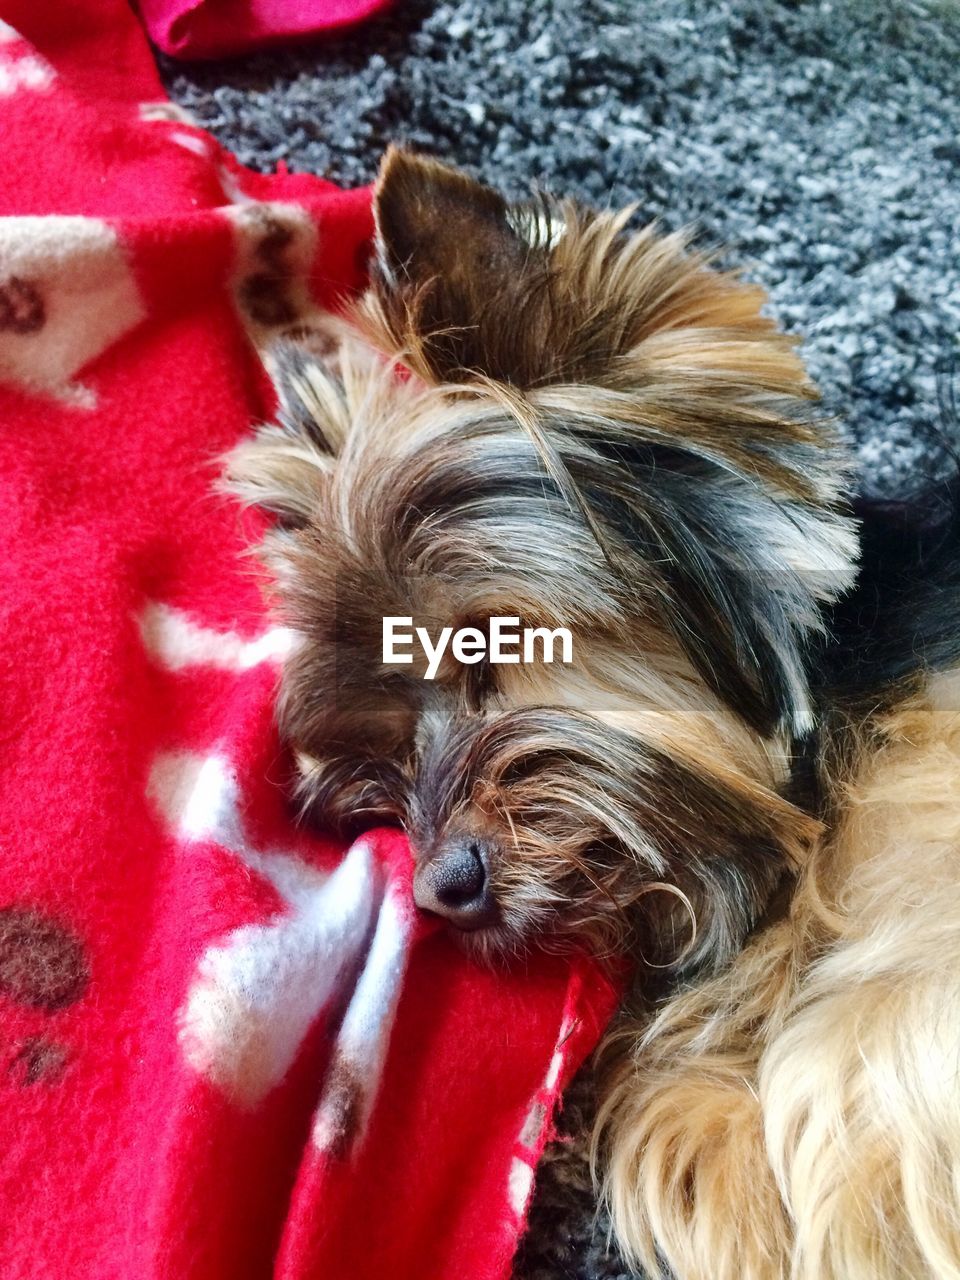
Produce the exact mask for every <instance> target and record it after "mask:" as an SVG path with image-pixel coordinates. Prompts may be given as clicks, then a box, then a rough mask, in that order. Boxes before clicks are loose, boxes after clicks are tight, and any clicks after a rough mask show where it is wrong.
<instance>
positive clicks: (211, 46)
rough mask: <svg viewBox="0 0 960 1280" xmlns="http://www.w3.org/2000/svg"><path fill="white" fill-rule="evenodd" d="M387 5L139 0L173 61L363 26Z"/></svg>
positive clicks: (372, 1) (380, 1) (343, 0)
mask: <svg viewBox="0 0 960 1280" xmlns="http://www.w3.org/2000/svg"><path fill="white" fill-rule="evenodd" d="M389 3H390V0H239V2H237V0H233V3H224V2H223V0H139V7H140V13H141V16H142V18H143V22H144V25H145V26H146V28H147V31H148V32H149V34H150V39H151V40H152V41H153V43H154V44H155V45H157V47H158V48H160V49H162V50H163V51H164V53H169V54H172V55H173V56H174V57H175V58H219V57H223V56H224V55H229V54H235V53H244V52H247V51H249V50H251V49H257V48H259V47H261V46H262V45H266V44H273V43H275V42H277V41H279V40H291V39H297V38H303V37H306V36H315V35H320V34H322V33H323V32H325V31H335V30H337V29H338V28H340V27H348V26H352V25H353V24H354V23H356V22H362V21H363V20H364V19H365V18H369V17H371V16H372V15H373V14H375V13H378V12H379V11H380V10H381V9H385V8H386V7H387V5H388V4H389Z"/></svg>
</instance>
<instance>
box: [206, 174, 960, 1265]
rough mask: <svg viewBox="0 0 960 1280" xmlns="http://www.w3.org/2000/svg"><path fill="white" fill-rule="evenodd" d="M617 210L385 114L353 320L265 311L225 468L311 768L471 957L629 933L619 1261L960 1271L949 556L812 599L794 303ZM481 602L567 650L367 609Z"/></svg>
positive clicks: (300, 751)
mask: <svg viewBox="0 0 960 1280" xmlns="http://www.w3.org/2000/svg"><path fill="white" fill-rule="evenodd" d="M629 213H630V211H629V210H627V211H624V212H622V213H607V212H604V213H597V212H591V211H589V210H585V209H582V208H580V207H578V206H576V205H575V204H573V203H569V202H557V203H554V202H553V201H549V200H542V201H539V202H534V203H531V204H529V205H508V204H507V203H506V202H505V201H504V200H503V199H502V198H501V197H500V196H499V195H497V194H495V193H494V192H493V191H490V190H488V189H486V188H484V187H482V186H480V185H479V184H477V183H475V182H473V181H472V180H470V179H468V178H467V177H465V176H463V175H461V174H459V173H457V172H455V171H453V170H450V169H447V168H445V167H443V166H441V165H439V164H437V163H436V162H434V161H432V160H428V159H424V158H421V157H417V156H415V155H411V154H408V153H405V152H402V151H397V150H393V151H391V152H390V153H389V154H388V155H387V157H386V159H385V161H384V164H383V168H382V171H381V175H380V179H379V183H378V187H377V193H376V217H377V229H378V243H377V249H378V253H377V259H376V262H375V265H374V269H373V277H372V283H371V285H370V288H369V290H368V292H367V294H366V295H365V296H364V297H363V298H362V299H361V301H360V302H359V303H358V304H357V305H356V307H355V309H354V310H353V312H352V313H351V315H350V316H349V317H348V323H347V324H346V325H345V328H344V332H343V335H342V338H341V339H340V340H339V342H338V344H337V345H336V346H335V347H333V348H331V349H330V350H328V351H327V352H326V353H325V354H324V355H320V356H318V355H314V354H311V353H310V352H309V351H307V350H305V349H303V348H298V347H286V348H282V349H280V350H279V351H278V352H277V354H276V358H275V374H276V380H277V384H278V390H279V395H280V399H281V412H280V418H279V422H278V423H277V424H276V425H271V426H266V427H263V428H262V429H261V430H260V431H259V432H258V434H257V435H256V437H255V438H254V439H253V440H252V441H251V442H249V443H247V444H244V445H242V446H241V447H240V448H239V449H237V450H236V451H235V452H234V453H233V455H232V456H231V458H230V462H229V471H230V483H231V485H232V486H233V488H234V490H235V491H237V492H239V493H240V494H241V495H242V496H243V498H244V499H245V500H246V501H248V502H250V503H254V504H258V505H259V506H261V507H263V508H265V509H267V510H268V511H270V512H272V513H273V514H274V515H275V517H276V519H277V523H276V526H275V527H274V528H273V529H272V530H271V531H270V532H269V533H268V534H267V536H266V538H265V541H264V544H263V548H262V550H263V555H264V557H265V559H266V562H267V564H268V566H269V568H270V570H271V571H272V575H273V577H274V579H275V582H276V596H277V606H278V608H279V610H280V611H281V612H282V614H283V616H284V618H285V620H286V621H287V622H288V623H289V624H290V625H291V626H292V627H293V628H294V629H295V631H296V632H297V633H298V635H299V637H300V643H299V646H298V647H297V649H296V650H295V652H294V654H293V656H292V657H291V658H290V660H289V662H288V664H287V667H286V670H285V673H284V681H283V689H282V699H281V708H280V714H281V722H282V728H283V732H284V734H285V735H286V737H287V738H288V740H289V741H290V742H291V744H292V745H293V747H294V749H295V752H296V758H297V760H298V763H299V769H300V780H299V791H300V795H301V798H302V801H303V804H304V808H305V810H307V811H308V812H309V813H310V814H311V815H312V816H313V817H315V818H316V819H317V820H318V821H321V822H323V823H325V824H333V825H338V826H341V827H345V826H346V827H349V826H354V827H356V826H358V825H359V826H363V827H368V826H370V825H371V824H374V823H378V822H388V823H400V824H402V825H403V826H404V827H405V828H406V830H407V831H408V832H409V835H410V839H411V843H412V846H413V848H414V850H415V854H416V858H417V871H416V878H415V893H416V897H417V900H418V902H419V903H420V905H421V906H423V907H425V908H426V909H428V910H430V911H433V912H437V913H439V914H440V915H442V916H445V917H447V919H448V920H449V921H450V922H451V924H452V925H453V926H455V927H456V929H457V930H458V931H459V932H460V934H461V936H462V940H463V944H464V945H465V946H467V947H468V948H470V949H471V950H472V951H473V952H475V953H476V955H477V956H478V957H479V958H481V959H490V960H495V959H496V958H498V957H501V956H507V955H509V954H511V953H514V952H517V951H520V950H522V949H523V948H525V947H528V946H533V945H541V946H551V947H558V946H574V945H579V946H589V947H592V948H593V949H595V950H596V951H597V952H598V953H600V954H602V955H610V954H615V953H625V954H627V955H628V956H629V957H630V958H631V959H632V961H633V968H634V971H635V976H634V981H633V984H632V990H631V994H630V997H629V999H628V1001H627V1005H626V1007H625V1009H624V1012H623V1015H622V1017H621V1019H620V1022H619V1024H618V1026H617V1027H616V1028H615V1029H614V1031H613V1032H612V1033H611V1036H610V1038H609V1041H608V1044H607V1047H606V1054H605V1058H606V1074H605V1085H604V1089H603V1093H602V1098H601V1108H600V1114H599V1120H598V1129H597V1134H596V1139H595V1141H596V1150H597V1153H598V1156H599V1157H600V1165H601V1168H602V1170H603V1174H602V1176H603V1186H604V1190H605V1194H606V1197H607V1200H608V1202H609V1206H610V1209H611V1211H612V1215H613V1222H614V1225H615V1230H616V1233H617V1236H618V1239H619V1242H620V1244H621V1246H622V1247H623V1249H624V1250H625V1251H626V1253H627V1254H628V1256H629V1257H630V1258H631V1259H633V1260H634V1261H635V1262H636V1263H638V1264H643V1265H644V1266H645V1267H646V1268H647V1269H648V1270H649V1271H650V1272H651V1273H652V1274H662V1273H664V1272H667V1273H672V1274H673V1275H675V1276H676V1277H678V1278H679V1280H773V1278H777V1280H779V1278H781V1277H787V1276H791V1277H795V1278H797V1280H799V1278H803V1280H859V1278H861V1277H862V1278H863V1280H866V1278H867V1277H869V1278H870V1280H877V1278H880V1277H883V1278H886V1277H890V1278H891V1280H892V1278H893V1277H911V1280H917V1278H918V1277H925V1276H938V1277H947V1276H951V1277H956V1276H960V1077H958V1063H960V964H958V961H960V874H958V872H960V665H958V664H960V628H958V623H960V572H958V561H957V559H956V558H954V560H953V562H952V563H946V564H944V566H943V568H942V569H940V570H938V571H937V575H936V580H935V581H934V582H933V583H932V584H929V586H928V587H927V588H925V587H924V584H923V582H922V581H921V580H920V579H919V577H917V578H916V579H915V580H914V581H913V582H912V583H911V584H910V586H909V587H904V589H903V590H902V591H901V592H900V593H899V594H895V595H893V596H891V597H890V598H889V599H888V598H887V597H886V596H884V595H883V594H882V593H881V594H880V595H879V596H878V595H877V592H876V591H875V590H874V587H873V585H872V584H866V585H865V586H863V587H862V588H859V594H858V595H854V596H851V597H850V600H851V603H849V604H848V605H847V606H841V607H840V608H839V609H838V608H837V607H836V605H835V602H836V601H838V600H839V599H840V598H841V597H843V596H844V595H845V594H846V593H849V592H850V591H851V589H852V588H853V585H854V582H855V579H856V559H857V535H856V530H855V526H854V523H853V522H852V520H851V518H850V516H849V513H848V511H847V508H846V506H845V503H844V491H845V486H846V482H847V476H848V463H847V459H846V457H845V456H844V452H843V449H842V447H841V445H840V443H839V442H838V439H837V437H836V436H835V434H834V432H833V430H832V429H831V427H830V426H829V425H828V424H827V423H826V422H824V421H823V419H822V417H819V416H818V414H817V411H816V408H815V398H816V397H815V392H814V390H813V388H812V387H811V385H810V383H809V382H808V380H807V378H806V377H805V375H804V371H803V368H802V366H801V364H800V361H799V360H798V358H797V356H796V354H795V352H794V346H793V343H792V342H791V341H790V340H789V339H788V338H786V337H785V336H783V335H782V334H780V333H778V332H777V330H776V328H775V326H774V324H773V322H772V321H771V320H769V319H768V318H766V317H765V316H764V315H763V314H761V308H762V306H763V303H764V300H765V298H764V294H763V292H762V290H761V289H759V288H757V287H756V286H752V285H747V284H744V283H743V282H742V281H741V280H739V279H738V278H737V277H736V276H733V275H730V274H724V273H720V272H717V271H715V270H713V269H711V267H710V265H709V264H708V262H707V261H706V260H705V259H704V258H703V257H702V256H700V255H698V254H696V253H693V252H690V251H689V250H688V249H687V248H686V247H685V244H684V240H683V238H682V237H680V236H676V235H671V236H660V235H659V234H658V233H657V232H656V231H655V230H654V229H652V228H646V229H644V230H641V231H638V232H634V231H631V230H630V229H629V227H628V222H629ZM943 558H944V559H945V560H949V558H950V554H949V549H948V553H947V554H945V555H944V557H943ZM495 616H501V617H502V616H508V617H512V618H514V619H517V620H519V621H520V624H521V625H522V626H528V627H544V628H549V629H554V628H557V627H566V628H569V629H570V631H571V633H572V635H573V637H574V641H575V646H576V648H575V661H573V662H572V663H566V664H563V663H556V662H554V663H552V664H547V663H543V662H541V663H534V664H532V665H523V664H517V665H506V664H503V665H499V666H497V665H492V664H490V663H488V662H474V663H468V664H466V663H461V662H457V661H456V660H455V659H454V657H453V656H452V655H449V654H448V655H445V657H444V659H443V661H442V662H441V663H440V666H439V669H438V670H437V672H436V678H435V679H432V680H425V679H424V678H423V675H424V672H423V670H422V668H421V667H420V666H418V665H417V660H416V658H415V660H414V662H412V663H411V664H409V665H406V666H398V665H394V666H390V665H385V664H384V663H383V660H382V658H383V654H382V646H381V638H382V624H383V619H384V618H385V617H404V618H412V619H413V621H414V623H423V624H425V625H427V627H428V628H430V627H432V626H436V627H440V626H441V625H450V626H453V627H454V628H459V627H477V628H478V629H480V630H483V629H484V628H485V627H486V623H487V620H488V619H489V618H491V617H495ZM844 617H845V619H846V621H844ZM828 624H829V625H828ZM871 624H872V630H871ZM841 633H842V635H843V636H845V637H846V638H845V639H843V638H839V637H840V636H841ZM831 634H836V635H837V636H838V638H836V639H830V638H829V637H830V635H831Z"/></svg>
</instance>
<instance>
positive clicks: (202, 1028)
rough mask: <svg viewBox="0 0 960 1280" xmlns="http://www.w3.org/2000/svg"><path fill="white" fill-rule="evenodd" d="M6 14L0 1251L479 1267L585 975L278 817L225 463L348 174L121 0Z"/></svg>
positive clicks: (253, 408)
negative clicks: (233, 126)
mask: <svg viewBox="0 0 960 1280" xmlns="http://www.w3.org/2000/svg"><path fill="white" fill-rule="evenodd" d="M0 15H2V17H3V18H4V19H5V20H6V24H9V25H6V24H5V25H4V26H3V27H2V28H0V142H2V153H0V154H2V160H0V202H2V206H3V207H2V209H0V213H2V214H3V215H5V216H3V217H2V218H0V614H2V629H0V637H2V643H0V1028H2V1039H0V1089H2V1091H3V1105H2V1111H0V1115H2V1121H0V1123H2V1128H3V1135H2V1150H3V1157H2V1160H0V1274H2V1276H3V1278H4V1280H27V1278H28V1277H29V1278H30V1280H133V1278H134V1277H136V1280H159V1278H161V1277H162V1278H163V1280H199V1278H200V1277H203V1278H205V1280H239V1278H242V1277H251V1278H252V1277H257V1278H259V1280H263V1278H264V1277H267V1276H274V1277H278V1278H280V1277H282V1278H283V1280H306V1278H307V1277H319V1276H323V1277H327V1278H332V1280H336V1278H337V1277H350V1278H351V1280H362V1278H363V1277H371V1280H372V1278H373V1277H377V1280H382V1278H384V1277H388V1276H389V1277H391V1280H400V1278H403V1277H408V1276H409V1277H417V1278H418V1280H422V1278H430V1280H442V1278H443V1277H451V1280H453V1278H454V1277H455V1278H456V1280H463V1278H464V1277H469V1278H470V1280H487V1278H490V1280H493V1278H494V1277H503V1276H505V1275H506V1274H507V1273H508V1271H509V1266H510V1259H511V1256H512V1253H513V1250H514V1247H515V1244H516V1240H517V1237H518V1233H519V1231H520V1229H521V1225H522V1221H523V1217H524V1214H525V1211H526V1206H527V1202H528V1198H529V1195H530V1190H531V1184H532V1177H533V1168H534V1165H535V1163H536V1160H537V1157H538V1155H539V1153H540V1151H541V1150H542V1147H543V1144H544V1142H545V1141H546V1140H547V1138H548V1136H549V1134H550V1131H551V1116H552V1113H553V1110H554V1107H555V1104H556V1102H557V1098H558V1092H559V1090H560V1088H561V1087H562V1085H563V1083H564V1082H565V1081H566V1080H567V1079H568V1077H569V1075H570V1073H571V1071H572V1070H573V1069H574V1068H575V1067H576V1065H577V1064H578V1063H579V1062H580V1061H581V1059H582V1058H583V1056H584V1055H585V1053H586V1052H588V1051H589V1049H590V1048H591V1046H592V1045H593V1044H594V1042H595V1041H596V1038H597V1036H598V1034H599V1030H600V1028H601V1026H602V1024H603V1022H604V1021H605V1019H606V1018H607V1016H608V1015H609V1012H610V1009H611V1005H612V1000H613V996H612V992H611V989H610V986H609V985H608V984H607V982H606V980H605V979H604V978H603V977H602V975H601V974H600V973H599V972H598V971H597V970H596V969H595V968H594V967H593V966H592V965H591V964H589V963H587V962H586V961H578V962H575V963H572V964H571V963H570V962H561V961H560V960H557V959H548V958H545V957H540V958H536V959H534V960H531V961H530V963H529V964H528V965H527V966H526V967H525V968H523V969H519V970H517V971H516V972H513V973H502V974H498V975H494V974H492V973H490V972H486V971H484V970H481V969H479V968H477V967H475V966H474V965H472V964H471V963H469V962H468V961H467V960H466V958H465V957H464V956H463V955H462V954H461V953H460V952H458V950H457V949H456V947H455V946H454V945H453V944H452V943H451V941H450V940H449V939H448V938H447V937H446V935H444V934H443V933H440V932H437V931H433V930H431V929H430V928H429V927H427V926H426V925H425V924H424V923H423V922H422V921H421V920H419V919H418V918H417V917H416V914H415V912H414V911H413V909H412V907H411V900H410V895H409V852H408V850H407V848H406V846H405V844H404V841H403V839H402V837H401V836H400V835H399V834H397V833H395V832H383V831H381V832H377V833H372V834H371V835H370V836H369V837H368V838H366V839H364V840H362V841H360V842H359V843H358V844H356V845H355V846H354V847H353V848H351V849H350V850H348V851H345V850H344V849H342V848H341V847H339V846H338V845H337V844H336V843H335V842H333V841H331V840H324V839H320V838H317V837H315V836H312V835H309V834H307V833H305V832H304V831H302V830H299V829H298V828H297V827H296V826H295V825H294V824H293V823H292V822H291V819H290V816H289V813H288V810H287V808H286V805H285V798H284V783H285V780H286V779H287V778H288V776H289V767H288V763H287V761H286V759H285V756H284V753H283V751H282V749H281V746H280V744H279V743H278V741H277V739H276V734H275V730H274V728H273V718H272V702H273V699H274V694H275V689H276V682H277V671H278V663H279V662H280V661H281V660H282V657H283V653H284V649H285V645H286V643H287V640H288V637H287V636H286V635H285V634H284V632H283V631H282V630H280V629H278V628H276V627H273V626H271V623H270V621H269V619H268V618H266V617H265V616H264V611H263V605H262V603H261V598H260V592H259V588H258V584H257V582H256V580H255V577H254V575H253V573H252V572H251V569H250V564H249V561H246V562H244V560H243V557H242V551H243V549H244V547H245V546H246V545H248V544H249V542H250V540H251V539H252V538H253V537H255V536H256V533H257V529H256V524H255V520H253V519H252V518H251V517H246V516H244V517H241V515H240V513H239V512H238V510H237V509H236V508H235V507H234V506H233V504H232V503H231V502H230V501H229V500H228V499H226V498H223V497H219V496H216V495H215V493H214V491H213V481H214V479H215V476H216V473H217V461H216V460H217V458H218V457H219V455H221V454H222V453H223V451H224V450H226V449H227V448H228V447H229V446H231V445H232V444H233V443H234V442H235V441H236V440H237V439H238V438H240V437H241V436H242V435H243V433H244V432H246V431H248V430H249V429H250V426H251V423H252V422H253V421H254V420H256V419H257V418H260V417H263V416H265V415H269V413H270V412H271V408H272V392H271V390H270V388H269V386H268V384H267V382H266V379H265V377H264V374H263V372H262V368H261V365H260V362H259V360H258V358H257V356H256V354H255V347H254V344H253V342H252V341H251V334H252V335H253V337H254V338H256V339H263V338H264V337H267V336H269V333H270V332H271V331H272V330H273V329H275V328H276V327H278V326H279V327H283V326H286V325H289V324H290V323H291V322H295V321H296V320H297V319H298V318H302V317H304V316H306V315H308V314H309V313H310V312H311V310H312V309H313V308H315V307H316V306H329V305H334V304H335V303H336V300H337V299H338V298H339V297H340V296H342V295H343V293H344V292H345V291H347V290H350V289H355V288H357V287H358V286H359V285H360V283H361V278H362V266H363V262H364V261H365V257H366V252H367V241H368V238H369V235H370V230H371V225H370V209H369V193H368V192H365V191H357V192H341V191H339V190H337V189H335V188H333V187H331V186H330V185H328V184H326V183H323V182H321V181H319V180H316V179H312V178H307V177H294V176H290V175H278V176H276V177H272V178H264V177H262V176H257V175H255V174H252V173H249V172H246V171H244V170H242V169H241V168H240V167H239V166H238V165H237V164H236V163H235V162H233V161H232V160H231V158H230V157H229V156H227V155H225V154H224V153H223V152H222V151H221V150H220V149H219V148H218V147H217V146H216V144H215V143H214V142H213V141H212V139H211V138H209V137H208V136H207V135H206V134H204V133H203V132H201V131H200V130H198V129H195V128H193V127H191V126H190V125H188V124H185V123H183V121H182V120H179V119H177V118H176V113H175V112H174V111H172V110H171V109H170V107H169V104H162V103H161V104H159V105H155V106H154V107H153V108H152V109H150V108H147V109H145V108H143V107H142V106H141V105H140V104H142V103H144V102H146V101H148V100H154V101H156V100H158V99H160V97H161V90H160V86H159V83H158V82H157V79H156V76H155V73H154V70H153V67H152V64H151V62H150V59H149V55H148V54H147V52H146V49H145V47H144V45H143V44H142V38H141V36H140V34H139V31H138V30H137V28H136V27H135V25H134V23H133V20H132V18H131V16H130V14H129V11H128V10H127V8H126V7H125V5H124V4H123V3H122V0H88V3H87V4H86V5H84V4H83V3H79V2H77V0H74V2H73V3H71V4H70V5H69V6H64V5H62V4H61V3H56V4H54V3H49V4H43V3H40V4H38V3H37V0H22V3H12V2H10V0H3V2H2V3H0Z"/></svg>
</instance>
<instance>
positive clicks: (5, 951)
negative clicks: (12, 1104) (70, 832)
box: [0, 905, 90, 1086]
mask: <svg viewBox="0 0 960 1280" xmlns="http://www.w3.org/2000/svg"><path fill="white" fill-rule="evenodd" d="M89 982H90V968H89V965H88V963H87V958H86V955H85V953H84V949H83V944H82V943H81V942H80V940H79V939H78V938H77V937H76V936H75V934H73V933H72V932H71V931H70V930H69V929H68V928H66V927H65V926H64V925H63V924H61V923H60V922H59V921H57V920H55V919H54V918H53V917H52V916H49V915H47V914H46V913H45V912H43V911H40V910H38V909H37V908H36V907H30V906H23V905H15V906H9V907H3V908H0V996H5V997H7V998H8V999H10V1000H14V1001H16V1002H17V1004H20V1005H26V1006H27V1007H28V1008H31V1009H39V1010H41V1011H43V1012H44V1013H47V1014H50V1015H51V1016H52V1015H54V1014H56V1013H58V1012H59V1011H60V1010H62V1009H66V1008H68V1007H69V1006H70V1005H72V1004H75V1003H76V1002H77V1001H78V1000H79V999H80V997H81V996H82V995H83V994H84V992H85V991H86V989H87V986H88V985H89ZM68 1058H69V1050H68V1049H67V1048H66V1046H64V1045H62V1044H59V1043H58V1042H57V1041H56V1040H55V1039H53V1038H50V1037H48V1036H47V1035H33V1036H29V1037H28V1038H27V1039H25V1040H24V1041H23V1043H22V1044H20V1045H19V1046H18V1047H17V1049H16V1051H15V1053H14V1055H13V1057H12V1059H11V1060H10V1061H8V1063H7V1066H6V1070H7V1074H8V1075H9V1076H10V1077H11V1078H12V1079H14V1080H16V1081H17V1082H18V1083H20V1084H21V1085H24V1086H25V1085H31V1084H36V1083H38V1082H39V1081H46V1082H48V1083H52V1082H54V1081H56V1080H59V1079H60V1077H61V1076H62V1075H63V1072H64V1069H65V1067H66V1065H67V1061H68Z"/></svg>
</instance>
